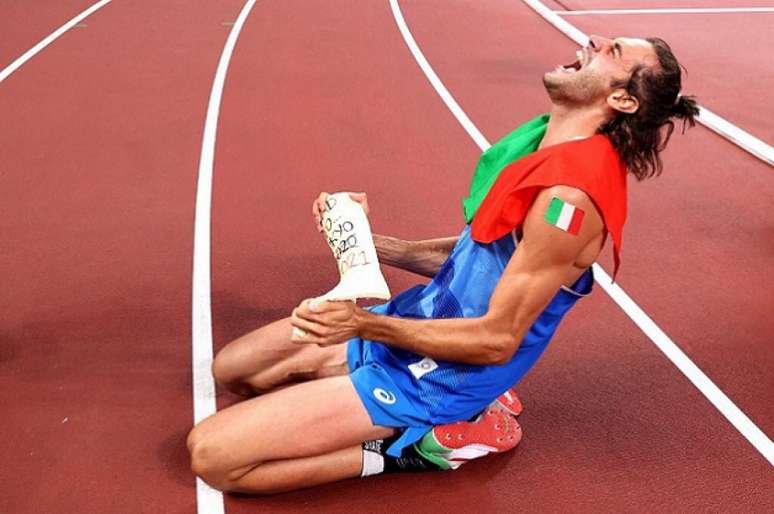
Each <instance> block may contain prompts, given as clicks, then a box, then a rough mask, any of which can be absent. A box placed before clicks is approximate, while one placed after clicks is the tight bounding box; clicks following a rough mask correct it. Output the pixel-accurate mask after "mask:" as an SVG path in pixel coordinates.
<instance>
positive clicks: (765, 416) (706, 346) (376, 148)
mask: <svg viewBox="0 0 774 514" xmlns="http://www.w3.org/2000/svg"><path fill="white" fill-rule="evenodd" d="M401 5H402V6H403V8H404V11H405V14H406V18H407V21H408V23H409V26H410V27H411V29H412V31H413V32H414V35H415V37H416V39H417V41H418V42H419V44H420V46H421V47H422V48H423V50H424V51H425V53H426V55H427V57H428V59H429V60H430V62H431V63H432V64H433V66H434V67H435V69H436V71H437V72H438V74H439V75H440V76H441V78H442V80H444V82H445V83H446V85H447V87H449V89H450V90H451V92H452V94H454V95H455V97H456V98H457V100H458V101H459V102H460V104H461V105H462V106H463V108H464V109H465V110H466V112H467V113H468V114H469V115H470V117H471V118H472V119H473V121H474V122H475V123H476V124H477V125H478V126H479V128H481V130H482V131H483V132H484V134H485V135H486V136H487V137H488V138H489V139H490V140H491V141H494V140H495V139H497V138H498V137H499V136H500V135H502V134H504V133H505V132H506V131H508V130H510V129H511V128H512V127H513V126H514V125H515V124H517V123H519V122H520V121H521V120H523V119H525V118H527V117H529V116H532V115H534V114H537V113H538V112H541V111H542V110H544V109H545V106H546V100H545V97H544V93H543V92H542V90H541V87H540V81H539V78H540V76H541V74H542V73H543V72H544V71H545V69H547V68H548V67H553V65H554V64H555V63H556V62H561V60H562V59H565V58H566V56H567V55H571V53H572V51H573V50H574V46H573V45H572V43H570V42H569V40H566V39H565V38H564V36H563V35H561V34H560V33H559V32H556V31H555V30H554V29H553V28H551V27H550V26H548V25H547V24H545V22H543V21H542V19H540V18H538V17H537V16H536V15H534V14H533V13H532V12H531V11H530V10H529V9H527V8H526V7H524V6H522V5H521V4H520V3H518V2H515V1H505V0H501V1H488V2H486V3H475V4H471V3H461V2H448V1H445V2H440V1H429V0H425V1H423V2H401ZM240 7H241V3H240V2H236V1H230V2H228V3H221V4H219V5H217V6H207V7H201V6H197V7H196V8H195V9H194V8H191V6H190V4H186V3H183V2H177V1H176V2H165V3H164V4H163V5H160V6H154V7H152V10H151V11H149V10H148V9H149V8H148V7H147V6H139V5H126V4H119V3H114V4H111V5H110V6H108V7H107V8H105V9H104V10H103V11H100V12H99V13H97V14H96V15H94V16H93V17H92V18H93V19H92V18H90V19H89V20H90V21H88V22H87V24H88V28H87V29H83V30H81V31H77V32H76V31H73V32H71V33H68V34H67V35H65V36H64V37H63V38H62V39H61V40H60V41H58V42H57V43H55V44H54V45H52V47H50V48H49V49H47V50H46V51H45V52H44V53H42V54H41V55H40V56H38V57H36V58H35V61H31V62H30V67H29V68H27V67H23V68H22V69H21V70H20V71H19V72H17V74H15V75H13V76H12V77H11V78H9V79H8V80H7V81H6V82H4V83H3V84H2V85H0V112H2V113H3V119H4V120H6V119H7V120H9V121H10V123H8V124H4V125H3V129H2V130H3V136H4V138H3V141H4V142H6V141H7V142H9V144H8V146H4V147H3V148H4V150H3V155H2V157H3V159H2V160H1V161H0V162H3V169H2V170H0V173H1V174H0V178H2V180H3V190H4V191H9V192H12V194H9V195H7V197H8V198H7V199H6V201H5V202H4V205H3V208H4V209H6V211H5V212H3V213H2V214H3V215H4V216H3V217H2V219H3V226H2V233H3V234H4V239H5V240H6V241H10V243H11V244H9V245H7V246H5V247H4V248H3V250H2V253H1V254H0V256H2V260H0V266H1V268H0V272H1V273H2V276H3V277H4V278H6V277H7V278H6V281H5V284H4V285H5V286H6V287H5V288H4V292H5V294H4V295H3V296H0V302H2V304H1V305H2V307H3V310H4V314H5V316H4V318H3V325H2V339H3V345H2V347H0V352H2V353H0V371H1V372H0V384H2V385H4V386H5V387H3V393H2V395H3V396H2V404H3V405H6V406H8V410H9V413H10V414H11V416H10V418H9V419H11V423H10V425H9V426H8V427H7V428H5V427H4V428H3V432H2V433H3V435H4V438H3V439H2V440H3V443H2V444H3V446H2V447H1V448H0V449H2V451H3V454H4V455H6V456H7V457H8V461H9V462H13V463H14V466H6V467H4V468H3V470H2V471H0V483H2V484H3V492H4V494H3V495H2V496H0V511H2V512H193V511H194V501H195V500H194V496H193V494H194V487H193V485H194V482H193V479H192V477H191V475H190V473H189V472H188V470H187V463H186V455H185V449H184V447H183V438H184V435H185V432H186V430H187V428H188V426H189V424H190V420H191V407H190V406H191V399H190V356H189V355H190V328H189V326H190V314H189V313H190V292H189V291H190V263H191V247H192V241H191V233H192V213H193V197H194V187H195V178H196V177H195V172H196V169H197V164H198V154H199V148H200V146H199V145H200V143H201V128H202V126H203V120H204V109H205V107H206V101H207V95H208V94H209V87H210V84H211V82H212V75H213V73H214V68H215V64H216V62H217V58H218V56H219V54H220V51H221V49H222V46H223V41H224V40H225V36H226V34H227V30H228V27H224V26H223V25H222V24H221V22H223V21H233V18H234V17H235V16H236V14H237V13H238V11H239V8H240ZM68 16H70V15H68ZM70 17H71V16H70ZM68 19H69V18H68ZM439 20H443V23H439ZM64 21H66V20H62V22H64ZM60 24H61V23H59V24H57V25H56V26H58V25H60ZM514 27H518V28H519V30H514ZM117 34H118V35H120V36H121V37H117ZM33 62H35V63H36V67H34V68H33V67H31V65H32V63H33ZM53 78H56V82H54V81H53V80H52V79H53ZM708 106H709V107H710V108H712V107H713V106H712V105H711V104H709V105H708ZM51 113H56V116H53V115H52V114H51ZM732 121H734V120H733V118H732ZM478 153H479V151H478V149H477V147H476V146H475V145H474V144H473V142H472V141H471V140H470V139H469V138H468V136H467V135H466V133H465V132H464V131H463V130H462V128H461V127H459V125H458V124H457V122H456V121H455V120H454V118H453V117H452V116H451V114H449V112H448V111H447V109H446V107H445V106H444V105H443V104H442V102H441V101H440V100H439V99H438V97H437V95H436V93H435V91H434V90H433V89H432V88H431V87H430V85H429V84H428V83H427V81H426V80H425V78H424V77H423V76H422V74H421V71H420V70H419V69H418V67H417V66H416V64H415V62H414V60H413V58H412V57H411V55H410V54H409V52H408V50H407V49H406V48H405V45H404V43H403V41H402V39H401V37H400V35H399V33H398V31H397V29H396V27H395V24H394V21H393V19H392V15H391V14H390V11H389V6H388V5H387V3H386V2H379V3H375V2H374V3H368V4H366V3H363V2H357V3H355V2H344V1H336V2H322V1H301V0H294V1H285V2H259V3H258V4H256V7H255V8H254V10H253V12H252V14H251V16H250V18H249V19H248V21H247V24H246V26H245V29H244V31H243V33H242V35H241V37H240V41H239V43H238V45H237V48H236V52H235V55H234V59H233V61H232V64H231V70H230V73H229V76H228V79H227V83H226V90H225V95H224V101H223V108H222V114H221V123H220V131H219V133H218V148H217V155H216V166H215V184H214V188H215V189H214V204H213V318H214V331H215V340H216V346H220V345H222V344H224V343H225V342H227V341H228V340H229V339H231V338H232V337H235V336H237V335H239V334H241V333H242V332H244V331H246V330H249V329H252V328H254V327H256V326H258V325H260V324H263V323H265V322H268V321H271V320H273V319H276V318H278V317H281V316H284V315H287V313H288V312H289V311H290V309H292V307H293V306H295V305H296V304H297V303H298V301H299V300H300V299H302V298H305V297H308V296H312V295H315V294H317V293H318V292H319V291H322V290H327V288H328V287H330V285H331V283H333V282H334V281H335V278H336V272H335V268H334V267H333V265H332V261H331V259H330V255H329V252H328V250H327V248H326V247H325V246H324V244H323V243H322V242H321V241H320V240H319V235H318V234H317V233H316V232H315V230H314V228H313V227H312V225H311V222H310V216H309V214H308V210H309V202H310V199H311V198H313V197H314V196H315V195H316V194H317V193H318V192H319V190H321V189H328V190H340V189H363V190H366V191H368V192H369V195H370V197H371V203H372V210H373V214H372V223H373V226H374V229H375V230H376V231H378V232H383V233H390V234H394V235H398V236H401V237H406V238H420V237H433V236H443V235H450V234H453V233H455V232H457V231H459V230H460V229H461V227H462V217H461V212H460V208H459V202H458V199H459V198H460V197H461V196H462V195H463V194H464V193H465V189H466V186H467V184H468V181H469V177H470V173H471V171H472V168H473V166H474V164H475V161H476V159H477V156H478ZM666 165H667V170H666V172H665V174H664V177H662V178H660V179H658V180H656V181H653V182H652V183H646V184H641V185H636V186H633V187H632V200H631V203H632V206H631V214H630V215H631V221H630V224H629V226H628V227H627V236H626V244H625V257H624V259H625V261H624V268H623V269H622V272H621V276H620V280H621V284H622V285H623V286H624V288H625V289H626V290H627V291H628V292H629V293H630V294H632V296H633V297H634V298H635V299H636V300H637V301H638V302H639V303H640V304H641V305H642V306H643V307H644V308H645V309H646V310H647V311H648V312H649V313H651V314H652V315H653V317H654V319H655V320H656V321H657V322H658V323H659V324H660V325H661V326H662V328H664V329H665V330H666V332H667V333H668V334H669V335H671V336H672V337H673V338H674V339H675V340H676V341H677V342H678V344H679V345H680V346H681V347H682V348H683V349H684V350H686V351H687V352H688V353H689V355H690V356H691V357H692V358H693V359H695V360H696V362H697V364H699V366H700V367H702V368H703V369H704V370H705V371H707V372H708V374H709V375H710V377H711V378H713V380H715V381H716V383H718V385H719V386H720V387H721V388H723V389H724V390H725V391H726V392H727V393H728V394H729V395H730V396H731V398H732V399H733V400H734V401H735V402H737V404H738V405H739V406H740V407H741V408H742V409H743V410H745V412H747V413H748V414H749V415H750V416H751V417H752V418H753V420H754V421H756V422H757V423H758V424H759V426H761V428H763V429H764V431H767V432H769V433H772V431H773V430H772V428H773V427H774V419H772V412H771V409H770V407H769V406H768V405H770V402H767V401H766V400H767V394H768V395H770V391H771V390H772V387H770V384H771V377H772V369H774V363H773V362H772V358H771V356H770V355H769V353H770V352H767V351H766V350H767V346H766V343H767V334H771V333H774V330H773V329H774V327H773V326H772V324H771V323H772V322H771V320H770V319H767V316H766V310H765V305H767V304H768V302H770V301H771V300H772V298H771V295H772V293H771V288H770V287H766V285H767V284H768V285H771V281H770V279H768V277H767V276H766V275H765V270H766V266H765V265H766V263H767V262H768V261H767V260H766V258H767V256H768V255H770V250H771V249H772V248H771V238H770V234H769V232H767V231H766V230H767V228H768V227H770V226H771V224H772V223H771V222H772V218H771V216H770V215H769V214H767V213H766V212H759V211H758V209H759V208H760V207H762V206H764V205H765V204H766V202H765V200H766V198H765V197H766V193H765V192H766V191H771V190H772V185H773V184H772V175H771V173H770V172H771V170H770V169H769V168H768V167H766V166H765V165H762V164H761V163H760V162H759V161H757V160H755V159H754V158H752V157H750V156H748V155H747V154H745V153H743V152H742V151H740V150H738V149H737V148H736V147H733V146H732V145H730V144H729V143H726V142H725V141H723V140H721V139H719V138H718V137H717V136H715V135H714V134H711V133H709V132H708V131H707V130H705V129H703V128H697V129H695V130H693V131H692V132H690V134H689V135H688V136H686V137H684V138H676V140H675V141H674V143H673V145H672V147H671V148H670V149H669V150H668V152H667V155H666ZM677 170H679V173H678V172H677ZM768 196H770V195H768ZM654 199H655V200H654ZM706 205H712V206H713V208H714V209H716V210H717V218H713V219H711V220H710V219H707V218H706V217H704V216H702V215H701V212H700V210H701V209H702V208H704V206H706ZM766 234H769V237H768V239H767V238H766ZM767 245H768V246H767ZM738 249H744V251H743V252H742V251H740V250H738ZM734 250H737V251H734ZM603 264H604V265H607V261H604V260H603ZM697 264H698V265H697ZM389 278H390V282H391V286H392V287H393V289H394V290H396V291H398V290H400V289H402V288H403V287H405V286H407V285H410V284H412V283H414V279H413V278H412V277H408V276H406V275H403V274H399V273H395V272H390V273H389ZM744 288H746V289H749V290H750V291H751V292H752V294H742V295H740V294H738V292H739V291H740V290H742V289H744ZM768 337H769V339H770V336H768ZM60 388H61V389H60ZM520 390H521V391H522V394H523V396H524V400H525V404H526V412H525V414H524V415H523V418H522V419H523V424H524V430H525V433H526V437H525V440H524V442H523V443H522V445H521V446H520V447H519V448H518V449H517V450H516V451H515V452H513V453H512V454H511V455H504V456H497V457H491V458H488V459H484V460H482V461H479V462H474V463H471V464H469V465H466V466H465V467H464V468H463V469H462V470H460V471H458V472H455V473H444V474H433V475H421V476H388V477H378V478H375V479H369V480H367V481H349V482H345V483H341V484H335V485H331V486H327V487H322V488H319V489H315V490H313V491H304V492H297V493H291V494H286V495H282V496H278V497H272V498H260V499H256V498H245V497H228V498H227V500H226V507H227V512H228V513H230V514H231V513H239V512H253V511H255V509H260V510H261V511H262V512H283V513H284V512H340V511H342V510H350V509H351V510H355V509H359V510H364V511H367V512H395V511H399V510H402V511H406V512H418V511H422V512H440V511H448V510H454V511H460V512H468V511H473V510H478V511H482V512H511V511H513V510H515V509H525V508H526V509H529V510H531V511H539V512H545V511H547V512H554V511H559V510H562V511H566V510H572V511H577V512H600V511H604V512H609V511H615V512H619V511H658V512H686V511H702V512H704V511H721V510H722V511H727V512H745V513H748V512H766V511H770V510H771V509H772V508H774V494H773V493H772V492H771V491H772V488H771V481H772V480H771V479H772V474H771V468H770V466H768V464H766V463H765V461H764V460H763V459H762V458H761V457H760V455H759V454H758V453H757V452H756V451H755V450H754V449H752V447H751V446H750V445H749V444H748V443H747V442H746V441H745V440H744V439H743V438H742V437H741V436H740V435H739V434H738V432H736V431H735V430H734V429H733V428H732V427H731V426H730V425H729V424H728V422H727V421H726V420H725V419H724V418H722V417H721V416H720V415H719V414H718V413H717V411H715V410H714V409H713V408H712V407H711V406H710V405H709V403H708V402H707V401H706V400H705V399H704V397H703V396H701V395H700V394H699V393H698V392H697V391H696V390H695V389H694V388H693V387H692V386H691V385H690V384H688V382H687V380H686V379H684V378H683V377H682V375H680V374H679V372H678V371H677V370H676V369H675V368H674V367H673V366H672V365H671V364H669V363H668V361H667V360H666V359H665V358H664V357H663V356H662V355H661V354H660V353H659V352H658V351H657V350H656V349H655V347H653V345H652V344H651V343H650V342H649V341H648V340H647V339H646V338H645V336H643V335H642V334H641V333H640V332H639V331H638V330H637V329H636V328H635V327H634V326H633V325H632V324H631V322H630V321H629V320H628V318H626V317H625V315H624V314H623V313H622V312H621V311H620V309H618V307H616V306H615V305H614V304H613V303H612V302H611V301H610V300H609V299H608V298H607V297H606V296H605V294H604V293H603V292H602V291H597V293H596V294H595V295H593V296H592V297H591V298H589V299H588V300H586V301H585V302H582V303H581V304H580V306H579V307H578V309H577V310H576V311H575V312H574V313H573V315H571V316H570V319H568V320H567V323H566V324H565V325H564V326H563V327H562V329H561V330H560V334H559V335H558V336H557V338H556V340H555V341H554V343H553V344H552V347H551V349H550V350H549V351H548V352H547V355H546V356H545V357H544V359H543V361H542V362H541V364H540V365H539V366H537V368H536V369H535V370H534V372H533V373H532V374H530V375H529V376H528V377H527V378H526V379H525V380H524V381H523V383H522V386H521V387H520ZM233 400H234V398H233V397H231V396H230V395H227V394H223V395H222V396H221V398H220V401H219V404H220V407H224V406H226V405H227V404H228V403H230V402H232V401H233ZM65 417H68V421H67V422H66V423H62V420H63V419H64V418H65ZM29 452H32V455H28V453H29ZM30 483H32V484H34V485H33V486H30V485H29V484H30ZM44 484H45V485H44ZM6 491H7V492H8V493H9V494H6Z"/></svg>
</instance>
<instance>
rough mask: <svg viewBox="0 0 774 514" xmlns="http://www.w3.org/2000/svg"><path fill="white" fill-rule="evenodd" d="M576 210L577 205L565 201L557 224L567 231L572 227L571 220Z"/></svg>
mask: <svg viewBox="0 0 774 514" xmlns="http://www.w3.org/2000/svg"><path fill="white" fill-rule="evenodd" d="M574 212H575V206H573V205H570V204H569V203H567V202H564V205H562V212H560V213H559V219H558V220H556V226H557V227H559V228H561V229H562V230H564V231H565V232H566V231H567V229H568V228H570V222H571V221H572V215H573V213H574Z"/></svg>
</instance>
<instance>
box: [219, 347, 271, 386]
mask: <svg viewBox="0 0 774 514" xmlns="http://www.w3.org/2000/svg"><path fill="white" fill-rule="evenodd" d="M250 371H252V373H257V372H258V371H259V370H250ZM212 376H213V377H214V378H215V382H217V383H218V384H219V385H220V386H221V387H224V388H226V389H228V390H229V391H231V392H232V393H236V394H238V395H241V396H253V395H255V394H256V393H259V392H261V391H260V388H259V387H256V385H253V384H251V383H248V379H249V378H250V375H249V374H247V370H245V369H244V362H243V359H240V358H239V356H238V355H237V352H235V351H234V350H233V349H232V348H229V347H228V346H226V347H225V348H223V349H222V350H221V351H219V352H218V354H217V355H216V356H215V359H214V360H213V361H212Z"/></svg>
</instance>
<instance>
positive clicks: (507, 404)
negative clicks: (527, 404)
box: [489, 387, 524, 416]
mask: <svg viewBox="0 0 774 514" xmlns="http://www.w3.org/2000/svg"><path fill="white" fill-rule="evenodd" d="M489 407H490V408H491V407H499V408H500V409H502V410H504V411H505V412H507V413H509V414H511V415H513V416H518V415H519V414H521V411H522V410H524V407H523V406H522V404H521V400H519V397H518V396H516V389H514V388H512V387H511V388H510V389H508V390H507V391H505V392H504V393H503V394H501V395H500V396H498V397H497V399H496V400H495V401H493V402H492V403H490V404H489Z"/></svg>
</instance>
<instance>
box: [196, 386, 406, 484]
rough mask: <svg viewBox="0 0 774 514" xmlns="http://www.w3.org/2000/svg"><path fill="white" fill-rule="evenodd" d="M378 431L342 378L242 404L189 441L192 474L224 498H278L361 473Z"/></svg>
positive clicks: (381, 430) (384, 432)
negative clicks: (367, 445) (235, 494)
mask: <svg viewBox="0 0 774 514" xmlns="http://www.w3.org/2000/svg"><path fill="white" fill-rule="evenodd" d="M392 434H393V429H391V428H387V427H381V426H375V425H373V423H372V422H371V419H370V417H369V415H368V412H367V411H366V409H365V407H364V406H363V403H362V402H361V400H360V397H359V396H358V394H357V392H356V391H355V388H354V386H353V385H352V382H351V381H350V379H349V377H347V376H339V377H331V378H322V379H320V380H313V381H310V382H306V383H303V384H298V385H294V386H291V387H287V388H285V389H281V390H279V391H275V392H272V393H271V394H267V395H263V396H259V397H256V398H252V399H249V400H246V401H244V402H241V403H238V404H236V405H233V406H231V407H229V408H227V409H224V410H222V411H220V412H218V413H216V414H214V415H212V416H210V417H209V418H207V419H205V420H204V421H202V422H201V423H199V424H198V425H197V426H196V427H194V429H193V430H192V431H191V433H190V434H189V436H188V448H189V451H190V452H191V468H192V469H193V471H194V473H196V474H197V475H199V476H200V477H202V479H204V480H205V481H206V482H207V483H209V484H210V485H212V486H213V487H216V488H218V489H221V490H224V491H240V492H252V493H269V492H280V491H288V490H292V489H297V488H301V487H308V486H311V485H318V484H321V483H325V482H331V481H335V480H341V479H344V478H349V477H354V476H358V475H359V474H360V467H361V459H362V450H361V447H360V444H361V443H362V442H363V441H368V440H373V439H383V438H385V437H389V436H390V435H392Z"/></svg>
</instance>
